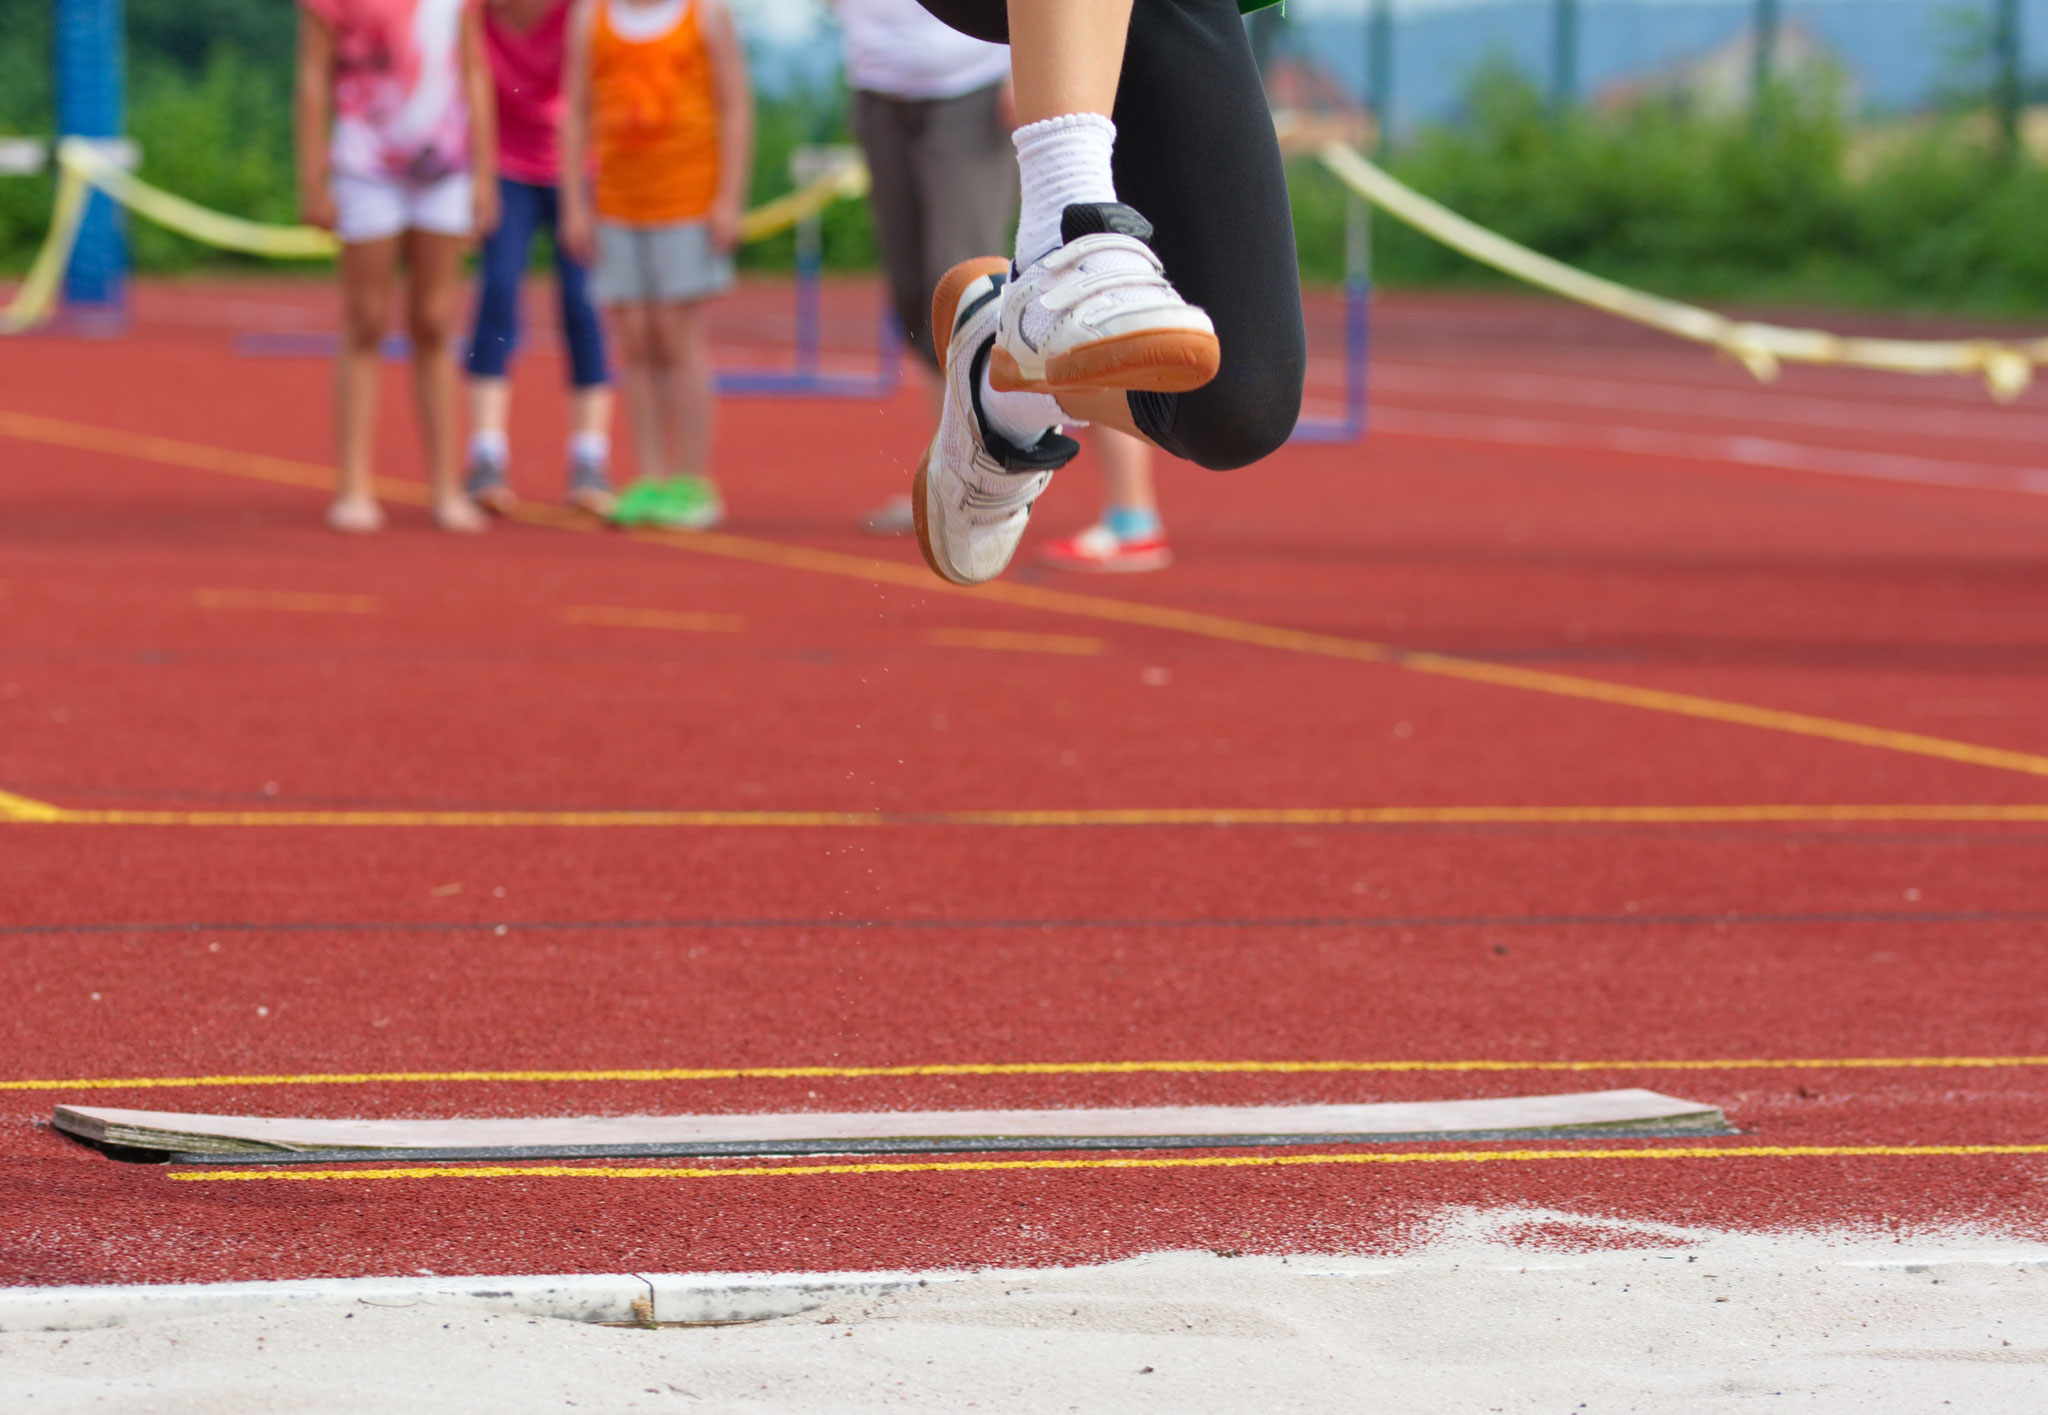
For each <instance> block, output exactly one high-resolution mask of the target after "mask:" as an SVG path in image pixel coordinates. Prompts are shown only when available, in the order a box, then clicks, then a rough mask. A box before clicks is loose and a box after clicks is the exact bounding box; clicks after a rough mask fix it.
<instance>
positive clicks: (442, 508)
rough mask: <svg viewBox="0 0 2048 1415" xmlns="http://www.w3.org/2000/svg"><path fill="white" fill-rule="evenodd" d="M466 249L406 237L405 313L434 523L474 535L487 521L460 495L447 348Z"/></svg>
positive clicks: (437, 239)
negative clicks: (410, 342) (409, 335)
mask: <svg viewBox="0 0 2048 1415" xmlns="http://www.w3.org/2000/svg"><path fill="white" fill-rule="evenodd" d="M468 246H469V241H468V238H467V237H463V236H442V235H437V234H434V233H432V232H427V231H408V232H406V233H405V263H406V266H407V290H406V296H407V298H406V308H405V313H406V330H407V332H408V333H409V334H411V336H412V399H413V406H414V408H415V409H416V410H417V411H418V414H419V420H420V444H421V447H422V450H423V451H424V452H425V453H426V458H427V492H428V498H429V503H430V504H431V505H432V507H433V511H434V520H435V522H436V523H437V524H438V525H439V526H440V527H441V529H442V530H444V531H462V532H467V533H470V534H474V533H475V532H477V531H481V530H482V529H484V527H485V525H486V524H487V523H486V522H485V520H484V518H483V514H482V513H481V512H480V511H478V510H477V508H476V507H475V505H474V504H472V503H471V501H470V499H469V498H468V497H467V496H464V495H463V494H462V474H461V448H460V443H459V431H458V427H457V422H456V413H455V409H456V399H457V393H458V388H457V376H456V370H455V360H454V358H453V356H452V353H451V351H450V349H449V340H450V339H451V338H453V337H454V333H455V319H456V312H457V307H458V305H459V303H460V301H461V299H462V255H463V252H464V250H466V249H467V248H468Z"/></svg>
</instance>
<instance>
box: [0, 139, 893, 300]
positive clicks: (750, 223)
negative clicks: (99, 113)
mask: <svg viewBox="0 0 2048 1415" xmlns="http://www.w3.org/2000/svg"><path fill="white" fill-rule="evenodd" d="M95 188H97V189H98V190H100V191H102V192H104V193H106V194H107V196H109V197H111V198H112V199H113V200H115V201H117V202H120V203H121V204H122V205H123V206H125V207H127V208H128V209H129V210H130V211H133V212H135V213H136V214H137V215H139V216H144V217H147V218H148V219H149V220H151V221H154V222H155V223H156V224H157V225H159V226H162V227H164V228H166V229H167V230H171V231H175V232H177V233H178V234H179V235H181V236H187V237H190V238H191V239H192V240H195V241H200V242H203V243H204V244H206V245H209V246H215V247H218V248H220V249H222V250H231V251H241V252H244V253H245V254H249V255H263V256H273V257H277V258H279V259H284V260H321V259H325V258H327V257H329V256H332V255H333V254H334V253H335V252H336V251H338V250H339V249H340V248H341V247H340V243H339V242H337V241H336V240H335V239H334V237H333V236H331V235H329V234H328V233H327V232H325V231H321V230H316V229H315V228H313V227H311V226H271V225H266V224H264V223H262V222H258V221H245V220H243V219H242V218H241V217H238V216H227V215H224V214H223V213H221V212H218V211H211V210H209V209H207V208H206V207H203V206H200V205H199V204H198V203H196V202H191V201H187V200H186V199H185V198H183V197H181V196H176V195H174V194H172V193H170V192H167V191H165V190H164V189H163V188H161V187H156V186H152V185H150V184H149V183H148V182H145V181H143V180H142V179H141V178H140V177H137V176H135V175H134V174H133V173H130V172H127V171H124V170H123V169H122V168H121V167H120V166H119V165H118V164H117V163H115V162H113V161H111V160H110V159H109V158H108V157H107V156H106V155H105V154H104V153H102V152H101V151H100V150H99V149H98V148H97V147H95V146H94V145H93V144H92V143H90V142H88V141H86V140H84V139H82V138H65V139H64V140H63V141H61V142H59V143H58V144H57V199H56V204H55V207H54V208H53V210H52V212H51V217H50V230H49V233H48V234H47V235H46V236H45V237H44V238H43V245H42V249H41V250H39V251H37V252H36V258H35V261H34V263H33V264H31V265H30V267H29V271H28V275H27V277H26V278H25V279H24V280H23V281H22V284H21V288H20V289H18V290H17V291H16V292H15V295H14V299H13V300H12V301H11V302H10V303H9V304H8V305H7V306H6V307H5V308H0V334H19V333H21V332H22V331H23V330H27V329H33V328H35V327H36V326H37V325H39V324H41V323H42V322H43V321H44V320H46V319H48V318H49V317H50V313H51V311H52V310H53V309H54V308H55V307H56V302H57V287H58V284H59V282H60V281H61V280H62V278H63V275H64V268H65V266H66V265H68V264H69V263H70V260H71V252H72V248H73V247H74V246H75V245H76V244H77V242H78V226H79V222H80V221H81V220H82V219H83V217H84V215H85V203H86V197H87V196H88V195H89V194H90V192H91V191H92V190H93V189H95ZM867 190H868V169H867V165H866V164H865V163H863V162H862V161H861V160H860V158H859V157H858V156H857V155H852V154H850V155H849V156H848V157H846V158H845V159H844V160H842V161H840V162H836V163H834V164H833V165H832V167H831V169H830V170H829V171H827V172H825V173H824V174H822V175H821V176H819V177H818V178H817V180H815V181H813V182H810V183H808V184H807V185H805V186H803V187H800V188H798V189H797V190H796V191H793V192H789V193H787V194H786V195H783V196H780V197H777V198H776V199H775V200H773V201H770V202H767V203H764V204H763V205H761V206H758V207H756V208H754V209H753V210H752V211H749V212H748V213H747V214H746V215H745V216H744V217H742V218H741V221H740V234H741V238H742V239H743V240H746V241H749V242H752V241H759V240H763V239H765V238H767V237H769V236H773V235H776V234H778V233H780V232H782V231H786V230H788V229H789V228H790V227H792V226H794V225H796V224H797V223H798V222H800V221H804V220H808V219H809V218H811V217H813V216H815V215H817V214H818V213H819V212H821V211H823V210H824V209H825V208H826V207H827V206H830V205H831V204H832V203H833V202H835V201H841V200H845V199H847V198H855V197H862V196H865V195H867Z"/></svg>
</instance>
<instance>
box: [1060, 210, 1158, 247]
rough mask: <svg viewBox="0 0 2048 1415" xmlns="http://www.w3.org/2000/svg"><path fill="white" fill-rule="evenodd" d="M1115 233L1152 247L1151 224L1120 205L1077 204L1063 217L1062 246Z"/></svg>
mask: <svg viewBox="0 0 2048 1415" xmlns="http://www.w3.org/2000/svg"><path fill="white" fill-rule="evenodd" d="M1105 232H1113V233H1114V234H1116V235H1119V236H1131V237H1134V238H1135V239H1137V240H1140V241H1143V242H1144V243H1145V244H1146V245H1148V246H1149V245H1151V244H1152V223H1151V222H1149V221H1147V220H1146V219H1145V218H1144V217H1143V216H1142V215H1140V214H1139V213H1138V212H1137V210H1136V209H1135V208H1132V207H1128V206H1125V205H1124V204H1123V203H1122V202H1120V201H1091V202H1076V203H1074V205H1072V206H1070V207H1068V208H1067V209H1066V210H1065V211H1063V212H1061V213H1060V240H1061V242H1063V243H1064V242H1067V241H1077V240H1079V239H1080V238H1081V237H1083V236H1099V235H1102V234H1103V233H1105Z"/></svg>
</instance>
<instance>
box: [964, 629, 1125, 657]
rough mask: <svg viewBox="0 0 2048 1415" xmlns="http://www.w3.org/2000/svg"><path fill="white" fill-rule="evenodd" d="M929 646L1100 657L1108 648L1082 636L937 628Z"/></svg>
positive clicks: (1098, 641)
mask: <svg viewBox="0 0 2048 1415" xmlns="http://www.w3.org/2000/svg"><path fill="white" fill-rule="evenodd" d="M925 641H926V642H927V643H933V644H937V645H938V646H939V647H941V648H948V649H996V650H1001V651H1007V652H1010V653H1070V654H1098V653H1102V652H1104V651H1106V650H1107V649H1108V648H1109V645H1108V644H1106V643H1104V642H1103V641H1102V640H1100V639H1092V638H1089V637H1087V636H1086V635H1082V634H1011V633H1006V632H1004V631H1003V630H1001V629H934V630H932V631H931V632H930V633H928V634H926V635H925Z"/></svg>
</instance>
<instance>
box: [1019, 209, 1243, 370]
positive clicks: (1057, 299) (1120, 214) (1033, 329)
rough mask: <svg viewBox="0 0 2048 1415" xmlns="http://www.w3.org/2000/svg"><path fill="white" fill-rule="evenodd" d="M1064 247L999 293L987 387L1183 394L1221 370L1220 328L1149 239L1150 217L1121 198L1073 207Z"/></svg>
mask: <svg viewBox="0 0 2048 1415" xmlns="http://www.w3.org/2000/svg"><path fill="white" fill-rule="evenodd" d="M1060 234H1061V236H1062V237H1063V238H1064V240H1065V244H1064V245H1061V246H1058V247H1056V248H1055V249H1054V250H1052V251H1051V252H1049V253H1048V254H1047V255H1046V256H1045V257H1044V258H1043V259H1041V260H1038V261H1034V262H1033V263H1032V265H1031V268H1030V269H1028V270H1026V271H1024V272H1023V273H1021V274H1020V275H1018V276H1017V277H1016V278H1015V279H1013V280H1012V281H1011V282H1010V285H1009V288H1008V289H1006V290H1004V291H1003V309H1002V321H1001V326H1000V328H999V330H998V332H997V334H996V350H995V355H994V357H993V358H992V359H991V360H990V362H989V384H990V386H991V387H993V388H996V389H998V390H1000V391H1003V392H1015V391H1017V390H1020V389H1028V390H1031V391H1033V392H1045V393H1081V392H1091V391H1104V390H1112V389H1115V390H1123V389H1143V390H1146V391H1149V392H1154V393H1185V392H1187V391H1188V390H1189V389H1193V388H1200V387H1201V386H1202V385H1203V384H1205V383H1207V382H1208V381H1209V380H1210V379H1212V378H1214V377H1215V376H1216V370H1217V368H1218V367H1219V365H1220V364H1221V362H1222V350H1221V348H1220V347H1219V346H1218V344H1217V342H1216V326H1215V325H1214V324H1212V323H1211V322H1210V320H1209V316H1208V315H1207V314H1205V313H1204V312H1203V311H1202V310H1200V309H1198V308H1196V307H1195V306H1194V305H1191V304H1189V303H1188V302H1187V301H1186V300H1183V299H1182V298H1181V297H1180V292H1179V291H1177V290H1175V289H1174V288H1173V286H1172V284H1170V283H1169V282H1168V281H1167V278H1166V267H1165V266H1163V265H1161V264H1160V262H1159V257H1158V256H1156V255H1154V254H1153V253H1152V247H1151V246H1149V245H1147V244H1146V242H1148V241H1150V240H1151V239H1152V223H1151V222H1149V221H1147V220H1146V219H1145V218H1144V217H1142V216H1140V215H1139V214H1138V213H1137V212H1135V211H1133V210H1132V209H1131V208H1130V207H1128V206H1124V205H1122V204H1121V203H1118V202H1094V203H1089V204H1086V205H1076V206H1070V207H1068V208H1067V209H1066V212H1065V214H1064V216H1063V217H1062V219H1061V222H1060Z"/></svg>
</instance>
